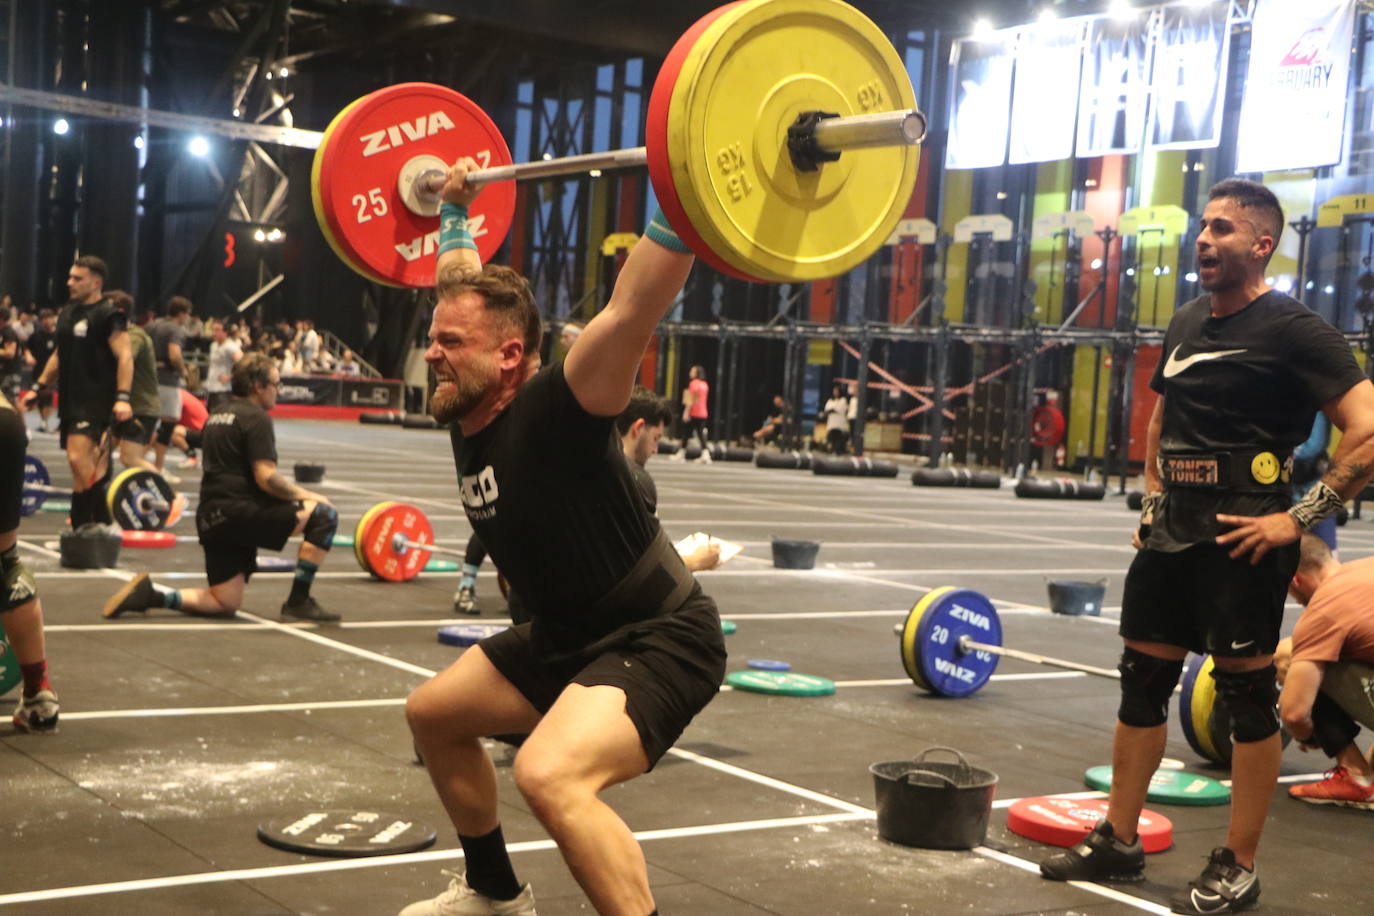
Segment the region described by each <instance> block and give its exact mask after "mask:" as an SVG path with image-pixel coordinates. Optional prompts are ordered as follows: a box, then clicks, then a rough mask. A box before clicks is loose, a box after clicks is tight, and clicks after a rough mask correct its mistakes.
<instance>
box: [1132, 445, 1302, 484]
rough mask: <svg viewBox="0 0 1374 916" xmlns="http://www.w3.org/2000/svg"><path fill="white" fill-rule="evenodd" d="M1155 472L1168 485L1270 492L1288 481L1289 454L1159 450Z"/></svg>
mask: <svg viewBox="0 0 1374 916" xmlns="http://www.w3.org/2000/svg"><path fill="white" fill-rule="evenodd" d="M1158 463H1159V475H1160V477H1161V478H1163V480H1164V483H1165V484H1166V485H1167V486H1171V487H1196V488H1199V489H1208V490H1241V491H1246V490H1249V491H1257V492H1270V491H1272V490H1276V489H1282V488H1283V487H1285V486H1287V485H1288V481H1289V480H1290V479H1292V476H1293V456H1292V455H1291V454H1288V455H1285V456H1284V457H1282V458H1281V457H1279V455H1278V453H1276V452H1272V451H1267V450H1261V451H1247V452H1160V454H1159V460H1158Z"/></svg>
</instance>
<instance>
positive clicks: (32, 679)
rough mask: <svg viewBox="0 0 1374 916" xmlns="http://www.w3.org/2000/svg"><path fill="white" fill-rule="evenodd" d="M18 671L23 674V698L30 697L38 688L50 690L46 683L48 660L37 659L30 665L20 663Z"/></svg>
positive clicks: (35, 693) (50, 686)
mask: <svg viewBox="0 0 1374 916" xmlns="http://www.w3.org/2000/svg"><path fill="white" fill-rule="evenodd" d="M19 673H20V674H22V675H23V676H24V699H26V700H27V699H31V698H32V697H34V696H36V695H37V694H38V691H40V690H50V689H51V688H52V685H51V684H49V683H48V661H47V659H39V660H38V661H36V662H34V663H33V664H31V665H20V666H19Z"/></svg>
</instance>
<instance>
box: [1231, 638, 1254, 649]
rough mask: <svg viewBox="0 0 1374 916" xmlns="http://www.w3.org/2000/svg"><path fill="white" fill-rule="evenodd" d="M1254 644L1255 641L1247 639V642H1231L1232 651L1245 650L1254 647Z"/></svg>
mask: <svg viewBox="0 0 1374 916" xmlns="http://www.w3.org/2000/svg"><path fill="white" fill-rule="evenodd" d="M1254 644H1255V641H1254V640H1253V639H1247V640H1246V641H1245V642H1236V641H1235V640H1234V639H1233V640H1231V648H1232V649H1244V648H1245V647H1246V646H1253V645H1254Z"/></svg>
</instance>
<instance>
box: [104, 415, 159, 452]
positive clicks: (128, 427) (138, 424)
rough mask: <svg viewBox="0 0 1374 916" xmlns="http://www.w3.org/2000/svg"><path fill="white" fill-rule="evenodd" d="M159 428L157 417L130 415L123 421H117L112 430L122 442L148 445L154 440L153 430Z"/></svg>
mask: <svg viewBox="0 0 1374 916" xmlns="http://www.w3.org/2000/svg"><path fill="white" fill-rule="evenodd" d="M155 429H157V417H130V418H129V419H127V420H125V421H124V422H123V423H116V424H115V425H114V426H112V427H111V428H110V432H111V433H112V434H113V435H114V437H115V438H116V439H118V440H119V441H120V442H132V443H134V444H135V445H147V444H148V443H149V442H152V441H153V430H155Z"/></svg>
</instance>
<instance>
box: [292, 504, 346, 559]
mask: <svg viewBox="0 0 1374 916" xmlns="http://www.w3.org/2000/svg"><path fill="white" fill-rule="evenodd" d="M338 530H339V513H338V512H336V511H334V507H333V506H331V505H329V504H327V503H316V504H315V511H314V512H311V513H310V517H309V518H308V519H306V520H305V529H304V530H303V531H302V532H301V533H302V535H303V536H304V537H305V541H306V543H307V544H314V545H315V546H316V547H318V548H320V549H321V550H328V549H329V547H330V545H331V544H333V543H334V532H335V531H338Z"/></svg>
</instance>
